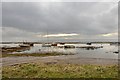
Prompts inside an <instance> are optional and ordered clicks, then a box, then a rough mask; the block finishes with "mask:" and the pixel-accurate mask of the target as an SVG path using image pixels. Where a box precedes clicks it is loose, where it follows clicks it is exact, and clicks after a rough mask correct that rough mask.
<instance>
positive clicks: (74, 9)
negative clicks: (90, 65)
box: [2, 2, 118, 42]
mask: <svg viewBox="0 0 120 80" xmlns="http://www.w3.org/2000/svg"><path fill="white" fill-rule="evenodd" d="M2 38H3V41H23V40H27V41H42V42H43V41H81V40H89V39H90V40H117V38H118V4H117V2H99V3H98V2H36V3H35V2H6V3H5V2H3V3H2Z"/></svg>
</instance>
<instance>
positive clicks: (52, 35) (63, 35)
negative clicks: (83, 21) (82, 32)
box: [43, 33, 79, 37]
mask: <svg viewBox="0 0 120 80" xmlns="http://www.w3.org/2000/svg"><path fill="white" fill-rule="evenodd" d="M77 35H79V34H76V33H71V34H49V35H44V36H43V37H66V36H77Z"/></svg>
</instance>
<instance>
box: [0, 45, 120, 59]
mask: <svg viewBox="0 0 120 80" xmlns="http://www.w3.org/2000/svg"><path fill="white" fill-rule="evenodd" d="M5 45H7V46H18V44H2V46H5ZM66 45H74V46H76V47H77V46H87V45H86V44H66ZM0 46H1V45H0ZM91 46H103V48H98V49H94V50H91V49H90V50H87V49H82V48H72V49H64V48H58V47H42V44H34V47H31V48H30V50H26V51H22V52H17V53H36V52H45V51H46V52H48V51H50V52H63V53H65V54H69V53H72V54H75V55H74V57H84V58H105V59H118V54H116V53H113V52H114V51H118V46H116V45H110V44H92V45H91ZM14 53H15V52H14Z"/></svg>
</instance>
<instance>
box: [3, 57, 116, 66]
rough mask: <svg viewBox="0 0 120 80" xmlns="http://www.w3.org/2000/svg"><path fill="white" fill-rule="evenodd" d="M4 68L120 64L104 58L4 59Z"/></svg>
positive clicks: (114, 60)
mask: <svg viewBox="0 0 120 80" xmlns="http://www.w3.org/2000/svg"><path fill="white" fill-rule="evenodd" d="M1 59H2V66H10V65H16V64H21V63H31V62H38V63H45V64H80V65H82V64H94V65H114V64H116V65H117V64H118V60H117V59H102V58H83V57H77V56H74V55H69V56H68V55H67V56H66V55H62V56H49V57H33V56H29V57H4V58H1Z"/></svg>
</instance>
